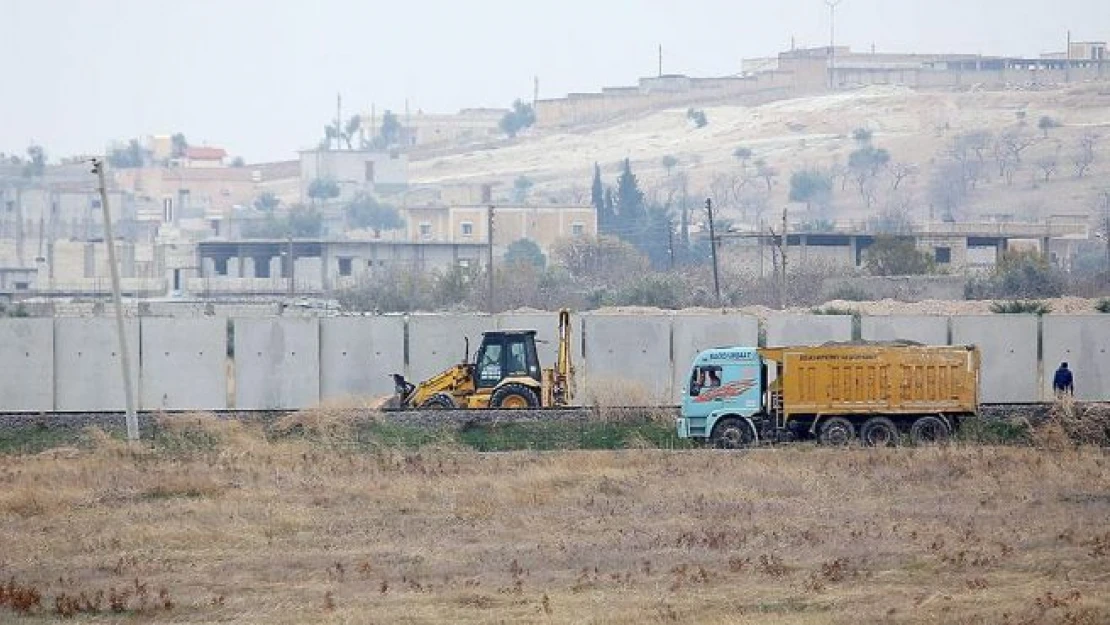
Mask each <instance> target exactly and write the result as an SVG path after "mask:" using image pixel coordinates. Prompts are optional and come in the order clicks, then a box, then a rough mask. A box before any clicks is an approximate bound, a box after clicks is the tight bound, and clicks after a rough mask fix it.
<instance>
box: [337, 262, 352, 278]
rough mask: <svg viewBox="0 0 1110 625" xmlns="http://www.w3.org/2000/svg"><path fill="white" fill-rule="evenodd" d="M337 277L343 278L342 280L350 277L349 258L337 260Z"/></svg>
mask: <svg viewBox="0 0 1110 625" xmlns="http://www.w3.org/2000/svg"><path fill="white" fill-rule="evenodd" d="M339 275H340V276H343V277H344V278H346V277H348V276H350V275H351V259H350V258H343V257H340V258H339Z"/></svg>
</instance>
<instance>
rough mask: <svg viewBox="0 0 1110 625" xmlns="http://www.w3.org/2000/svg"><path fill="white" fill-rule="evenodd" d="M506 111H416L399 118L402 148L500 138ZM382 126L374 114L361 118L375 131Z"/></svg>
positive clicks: (366, 125)
mask: <svg viewBox="0 0 1110 625" xmlns="http://www.w3.org/2000/svg"><path fill="white" fill-rule="evenodd" d="M508 112H509V111H508V109H499V108H470V109H462V110H461V111H459V112H458V113H446V114H441V113H425V112H423V111H417V112H416V113H413V114H411V115H405V116H402V117H399V118H398V121H399V122H400V123H401V125H402V127H403V130H402V143H403V144H404V145H405V146H415V147H435V146H448V145H461V144H467V143H475V142H481V141H490V140H493V139H497V138H500V137H501V136H502V133H501V118H502V117H504V116H505V113H508ZM380 124H381V121H380V119H377V118H376V117H375V116H373V115H363V116H362V126H363V127H364V128H369V129H372V132H376V131H377V128H378V126H379V125H380Z"/></svg>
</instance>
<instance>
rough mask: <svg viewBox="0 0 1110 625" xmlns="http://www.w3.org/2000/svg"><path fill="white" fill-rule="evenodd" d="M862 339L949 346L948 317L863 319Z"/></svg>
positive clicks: (906, 316)
mask: <svg viewBox="0 0 1110 625" xmlns="http://www.w3.org/2000/svg"><path fill="white" fill-rule="evenodd" d="M860 338H862V339H863V340H865V341H916V342H918V343H921V344H924V345H947V344H948V317H934V316H928V315H905V316H893V317H862V318H861V319H860Z"/></svg>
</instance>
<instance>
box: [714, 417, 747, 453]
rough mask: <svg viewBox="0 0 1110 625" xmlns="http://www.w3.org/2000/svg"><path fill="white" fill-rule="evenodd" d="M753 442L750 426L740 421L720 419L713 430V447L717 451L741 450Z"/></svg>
mask: <svg viewBox="0 0 1110 625" xmlns="http://www.w3.org/2000/svg"><path fill="white" fill-rule="evenodd" d="M754 442H755V432H753V431H752V426H751V425H750V424H749V423H748V422H747V421H744V420H742V419H722V420H721V421H720V422H719V423H718V424H717V426H716V427H714V428H713V446H714V447H716V448H717V449H743V448H745V447H751V446H752V443H754Z"/></svg>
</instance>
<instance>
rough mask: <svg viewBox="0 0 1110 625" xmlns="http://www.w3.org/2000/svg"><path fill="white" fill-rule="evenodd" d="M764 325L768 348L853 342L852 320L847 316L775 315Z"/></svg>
mask: <svg viewBox="0 0 1110 625" xmlns="http://www.w3.org/2000/svg"><path fill="white" fill-rule="evenodd" d="M764 325H765V327H766V329H767V347H791V346H798V345H822V344H824V343H828V342H829V341H850V340H852V318H851V317H850V316H847V315H775V316H773V317H769V318H768V319H767V320H766V321H765V322H764Z"/></svg>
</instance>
